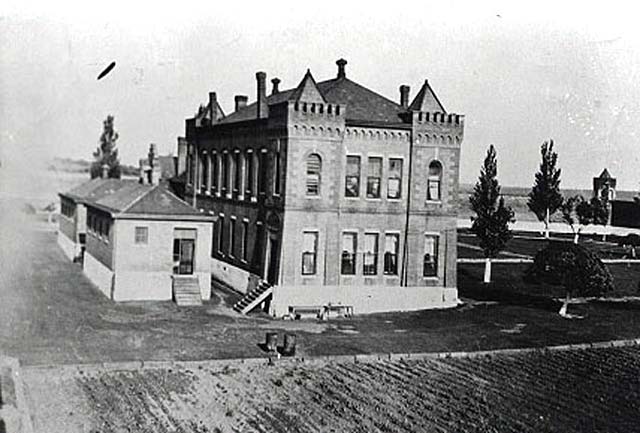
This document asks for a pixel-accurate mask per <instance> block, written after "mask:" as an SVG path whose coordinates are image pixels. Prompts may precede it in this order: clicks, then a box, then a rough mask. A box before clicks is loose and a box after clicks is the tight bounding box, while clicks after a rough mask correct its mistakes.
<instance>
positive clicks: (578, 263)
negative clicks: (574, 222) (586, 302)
mask: <svg viewBox="0 0 640 433" xmlns="http://www.w3.org/2000/svg"><path fill="white" fill-rule="evenodd" d="M525 276H526V278H528V279H531V280H533V281H534V282H539V283H546V284H552V285H561V286H564V288H565V289H566V290H567V292H568V293H569V294H572V295H574V296H576V295H577V296H600V295H603V294H605V293H608V292H610V291H612V290H613V289H614V287H613V277H612V276H611V273H610V272H609V269H607V267H606V266H605V265H604V264H603V263H602V261H601V260H600V259H599V258H598V256H596V255H595V254H594V253H592V252H591V251H589V250H587V249H586V248H584V247H582V246H580V245H577V244H573V243H569V242H550V243H549V245H548V246H547V247H546V248H544V249H542V250H540V251H538V253H537V254H536V256H535V258H534V259H533V264H532V265H531V266H530V267H529V269H528V270H527V272H526V275H525Z"/></svg>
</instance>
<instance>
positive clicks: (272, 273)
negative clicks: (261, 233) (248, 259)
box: [265, 236, 280, 286]
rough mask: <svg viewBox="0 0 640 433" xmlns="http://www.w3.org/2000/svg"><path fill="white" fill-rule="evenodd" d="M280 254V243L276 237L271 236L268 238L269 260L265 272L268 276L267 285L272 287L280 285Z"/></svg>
mask: <svg viewBox="0 0 640 433" xmlns="http://www.w3.org/2000/svg"><path fill="white" fill-rule="evenodd" d="M279 252H280V241H279V240H278V238H276V237H271V236H269V237H268V238H267V260H266V262H265V271H266V274H267V275H266V279H267V283H269V284H271V285H272V286H274V285H276V284H277V283H278V267H279V260H278V258H279V257H280V254H279Z"/></svg>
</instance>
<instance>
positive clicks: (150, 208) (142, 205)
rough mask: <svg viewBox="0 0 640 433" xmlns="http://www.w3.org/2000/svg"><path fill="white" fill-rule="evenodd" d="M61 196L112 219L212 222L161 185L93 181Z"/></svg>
mask: <svg viewBox="0 0 640 433" xmlns="http://www.w3.org/2000/svg"><path fill="white" fill-rule="evenodd" d="M60 195H61V196H63V197H69V198H72V199H74V200H76V201H77V202H81V203H84V204H86V205H87V206H90V207H95V208H97V209H100V210H102V211H104V212H107V213H109V214H111V216H112V217H114V218H128V219H145V218H149V219H159V220H162V219H169V220H175V219H184V220H197V221H213V219H214V218H213V217H211V216H209V215H205V214H203V213H202V212H199V211H198V210H196V209H194V208H193V207H191V206H190V205H189V204H188V203H186V202H185V201H183V200H181V199H180V198H178V197H177V196H176V195H174V194H173V193H172V192H171V191H170V190H169V189H168V187H167V186H166V185H164V184H158V185H148V184H146V185H145V184H141V183H138V182H136V181H131V180H121V179H93V180H91V181H89V182H86V183H84V184H82V185H80V186H78V187H76V188H74V189H72V190H71V191H69V192H67V193H61V194H60Z"/></svg>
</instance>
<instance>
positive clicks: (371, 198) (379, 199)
mask: <svg viewBox="0 0 640 433" xmlns="http://www.w3.org/2000/svg"><path fill="white" fill-rule="evenodd" d="M366 199H367V200H370V201H382V198H380V197H367V198H366Z"/></svg>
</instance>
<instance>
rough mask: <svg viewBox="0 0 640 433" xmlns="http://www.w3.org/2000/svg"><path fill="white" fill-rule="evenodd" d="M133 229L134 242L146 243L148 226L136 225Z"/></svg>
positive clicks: (147, 241) (147, 240)
mask: <svg viewBox="0 0 640 433" xmlns="http://www.w3.org/2000/svg"><path fill="white" fill-rule="evenodd" d="M135 231H136V232H135V243H136V244H145V245H146V244H148V243H149V227H136V228H135Z"/></svg>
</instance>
